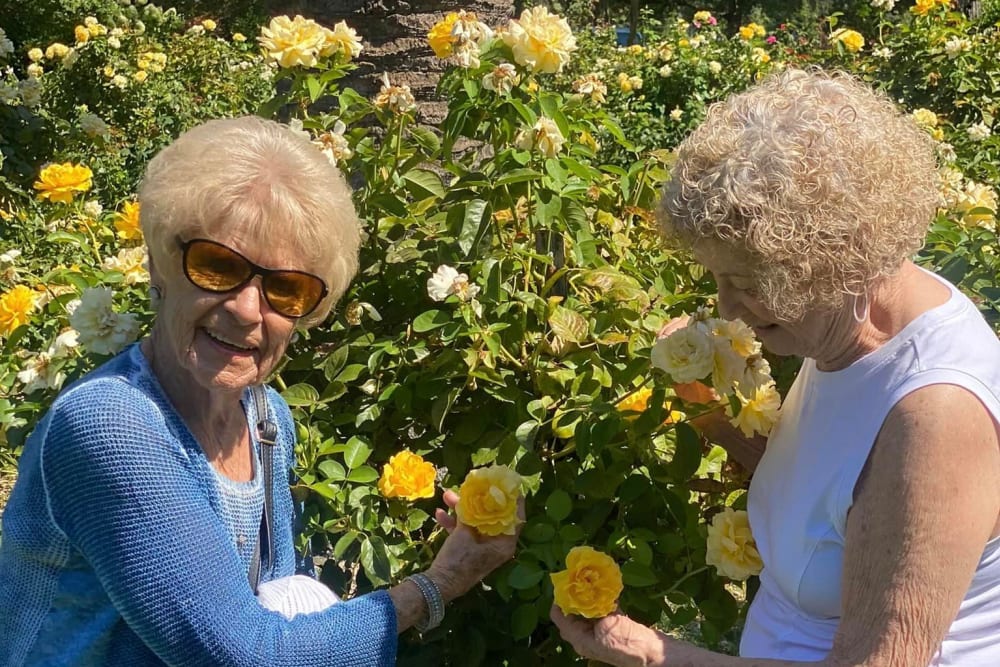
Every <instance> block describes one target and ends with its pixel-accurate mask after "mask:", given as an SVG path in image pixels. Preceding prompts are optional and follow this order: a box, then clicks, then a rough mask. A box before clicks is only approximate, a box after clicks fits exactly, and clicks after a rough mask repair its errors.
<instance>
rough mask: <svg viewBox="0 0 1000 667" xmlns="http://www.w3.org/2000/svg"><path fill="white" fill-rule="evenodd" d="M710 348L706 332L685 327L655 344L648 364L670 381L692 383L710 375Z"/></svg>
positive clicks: (709, 337) (711, 349) (711, 353)
mask: <svg viewBox="0 0 1000 667" xmlns="http://www.w3.org/2000/svg"><path fill="white" fill-rule="evenodd" d="M713 348H714V346H713V345H712V338H711V336H710V335H709V333H708V332H707V331H705V330H704V329H703V328H702V327H699V326H692V325H689V326H686V327H683V328H681V329H678V330H677V331H675V332H673V333H672V334H670V335H669V336H667V337H666V338H661V339H660V340H658V341H656V344H655V345H653V350H652V352H651V353H650V361H651V362H652V364H653V366H655V367H656V368H659V369H660V370H662V371H664V372H665V373H667V374H668V375H669V376H670V377H671V379H672V380H673V381H674V382H680V383H686V382H694V381H695V380H700V379H702V378H704V377H706V376H708V375H709V374H710V373H711V372H712V369H713V364H714V361H715V359H714V349H713Z"/></svg>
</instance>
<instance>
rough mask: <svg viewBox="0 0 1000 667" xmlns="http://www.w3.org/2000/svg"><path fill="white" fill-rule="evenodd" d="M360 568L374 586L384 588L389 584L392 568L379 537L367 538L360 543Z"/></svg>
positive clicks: (383, 543)
mask: <svg viewBox="0 0 1000 667" xmlns="http://www.w3.org/2000/svg"><path fill="white" fill-rule="evenodd" d="M361 567H363V568H364V569H365V575H367V576H368V579H369V580H370V581H371V582H372V583H373V584H374V585H376V586H384V585H386V584H388V583H389V580H390V579H391V578H392V568H391V566H390V563H389V554H388V553H387V552H386V549H385V542H383V541H382V538H381V537H377V536H374V535H373V536H369V537H367V538H366V539H365V540H364V541H363V542H362V543H361Z"/></svg>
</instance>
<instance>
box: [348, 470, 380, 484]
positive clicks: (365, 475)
mask: <svg viewBox="0 0 1000 667" xmlns="http://www.w3.org/2000/svg"><path fill="white" fill-rule="evenodd" d="M376 479H378V471H376V470H375V468H372V467H371V466H361V467H360V468H355V469H354V470H352V471H351V472H350V474H348V475H347V481H348V482H356V483H358V484H368V483H370V482H374V481H375V480H376Z"/></svg>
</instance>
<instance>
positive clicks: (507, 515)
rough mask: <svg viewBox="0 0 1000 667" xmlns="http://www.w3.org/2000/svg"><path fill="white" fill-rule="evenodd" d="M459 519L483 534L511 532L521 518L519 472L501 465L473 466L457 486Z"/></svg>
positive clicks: (514, 530)
mask: <svg viewBox="0 0 1000 667" xmlns="http://www.w3.org/2000/svg"><path fill="white" fill-rule="evenodd" d="M458 495H459V500H458V505H457V506H456V507H455V513H456V514H457V515H458V520H459V521H461V522H462V523H464V524H465V525H467V526H471V527H472V528H475V529H476V530H478V531H479V532H480V533H482V534H483V535H489V536H496V535H513V534H514V533H516V532H517V526H518V525H519V524H520V523H521V518H520V517H519V516H518V515H517V504H518V500H519V499H520V497H521V476H520V475H518V474H517V473H516V472H514V471H513V470H511V469H510V468H508V467H507V466H502V465H493V466H490V467H489V468H478V469H476V470H472V471H470V472H469V474H468V475H467V476H466V478H465V481H464V482H462V486H461V487H460V488H459V490H458Z"/></svg>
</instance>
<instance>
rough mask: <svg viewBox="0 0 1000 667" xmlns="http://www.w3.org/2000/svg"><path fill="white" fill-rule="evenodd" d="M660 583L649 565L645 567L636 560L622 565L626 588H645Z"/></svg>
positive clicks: (623, 580)
mask: <svg viewBox="0 0 1000 667" xmlns="http://www.w3.org/2000/svg"><path fill="white" fill-rule="evenodd" d="M658 581H659V579H657V577H656V573H654V572H653V570H652V569H651V568H650V567H649V566H648V565H643V564H642V563H639V562H636V561H634V560H630V561H626V562H625V564H624V565H622V582H624V584H625V585H626V586H631V587H633V588H643V587H645V586H653V585H654V584H656V583H657V582H658Z"/></svg>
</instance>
